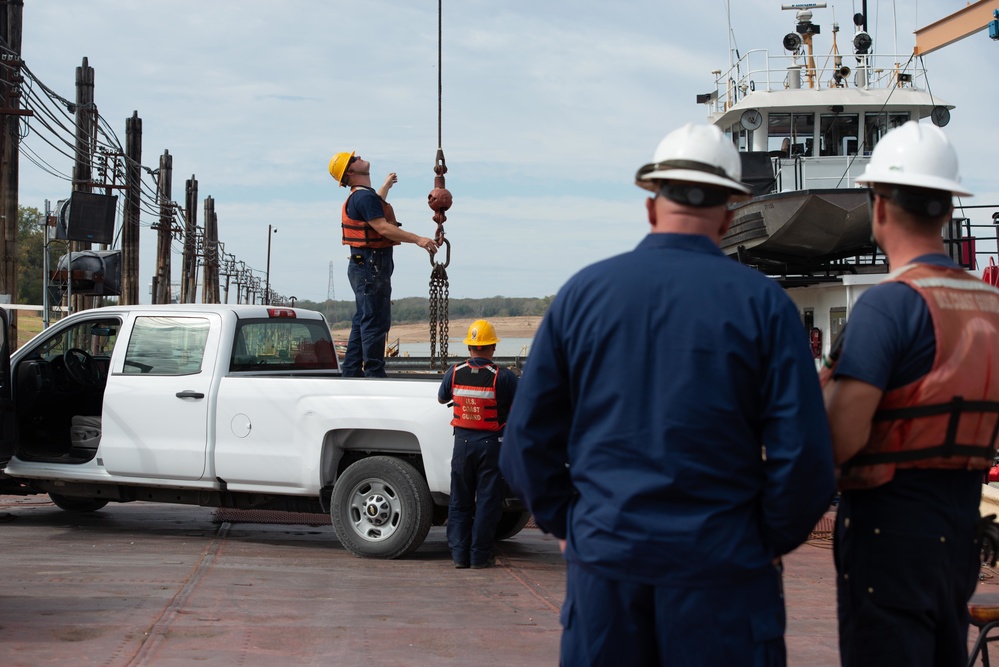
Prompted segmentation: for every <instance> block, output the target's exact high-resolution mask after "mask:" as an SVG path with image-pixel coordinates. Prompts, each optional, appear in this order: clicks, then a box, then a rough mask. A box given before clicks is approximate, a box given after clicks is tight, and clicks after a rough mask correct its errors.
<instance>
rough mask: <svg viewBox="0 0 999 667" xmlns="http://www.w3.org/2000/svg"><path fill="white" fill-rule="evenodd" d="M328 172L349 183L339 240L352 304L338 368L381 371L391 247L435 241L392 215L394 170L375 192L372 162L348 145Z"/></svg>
mask: <svg viewBox="0 0 999 667" xmlns="http://www.w3.org/2000/svg"><path fill="white" fill-rule="evenodd" d="M329 172H330V176H332V177H333V180H335V181H336V182H337V183H339V184H340V186H341V187H346V188H350V195H348V197H347V200H346V201H344V203H343V209H342V210H341V213H340V223H341V224H340V228H341V231H342V235H343V238H342V242H343V245H346V246H349V247H350V255H349V256H348V260H347V279H348V280H349V281H350V287H351V289H353V291H354V301H355V303H356V310H355V312H354V317H353V319H352V320H351V324H350V336H349V337H348V338H347V351H346V352H345V353H344V357H343V366H342V372H343V375H344V377H362V376H363V377H385V339H386V337H387V336H388V331H389V327H390V326H391V325H392V272H393V271H394V269H395V263H394V260H393V257H392V247H393V246H397V245H399V244H400V243H414V244H416V245H418V246H420V247H421V248H423V249H425V250H426V251H427V252H428V253H430V255H431V256H433V255H434V253H436V252H437V244H436V243H435V242H434V240H433V239H431V238H427V237H425V236H418V235H417V234H413V233H412V232H407V231H406V230H404V229H402V225H401V224H399V222H398V221H397V220H396V218H395V211H394V210H393V208H392V206H391V204H389V203H388V202H387V201H385V198H386V197H387V196H388V191H389V189H390V188H391V187H392V185H393V184H394V183H395V182H396V175H395V174H394V173H390V174H389V175H388V177H387V178H386V179H385V183H384V184H383V185H382V187H381V188H379V190H378V191H377V192H376V191H375V190H374V189H373V188H372V187H371V163H370V162H368V161H367V160H364V159H363V158H361V157H360V156H359V155H356V154H355V153H354V152H353V151H351V152H342V153H337V154H336V155H334V156H333V157H332V158H331V159H330V162H329Z"/></svg>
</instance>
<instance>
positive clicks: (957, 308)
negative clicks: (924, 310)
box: [826, 264, 999, 490]
mask: <svg viewBox="0 0 999 667" xmlns="http://www.w3.org/2000/svg"><path fill="white" fill-rule="evenodd" d="M890 281H897V282H903V283H905V284H907V285H909V286H911V287H912V288H913V289H915V290H916V291H917V292H919V294H920V296H922V297H923V299H924V300H925V301H926V305H927V307H928V308H929V312H930V317H931V318H932V320H933V332H934V335H935V337H936V356H935V357H934V360H933V367H932V368H931V369H930V372H929V373H927V374H926V375H925V376H923V377H922V378H920V379H918V380H916V381H914V382H911V383H909V384H907V385H905V386H903V387H899V388H897V389H893V390H891V391H888V392H886V393H885V394H884V396H883V397H882V399H881V403H880V404H879V405H878V409H877V412H875V414H874V424H873V426H872V428H871V435H870V439H869V440H868V442H867V445H865V446H864V448H863V449H862V450H861V451H860V452H858V453H857V455H856V456H854V457H853V458H851V459H850V460H849V461H847V462H846V463H845V464H844V465H843V466H842V468H841V470H840V479H839V485H840V488H841V489H844V490H849V489H869V488H874V487H877V486H881V485H882V484H886V483H888V482H890V481H891V480H892V478H893V477H894V476H895V470H896V469H897V468H938V469H951V470H976V469H982V470H987V469H988V468H989V467H991V465H992V461H993V458H994V457H995V443H996V436H997V433H999V290H997V289H996V288H994V287H992V286H991V285H988V284H986V283H985V282H983V281H981V280H978V279H977V278H974V277H972V276H970V275H968V274H967V273H965V272H964V271H962V270H958V269H948V268H944V267H939V266H932V265H928V264H910V265H907V266H905V267H902V269H900V270H898V271H896V272H894V273H892V274H891V275H890V276H889V277H888V278H886V280H885V281H884V282H890ZM826 375H828V373H826Z"/></svg>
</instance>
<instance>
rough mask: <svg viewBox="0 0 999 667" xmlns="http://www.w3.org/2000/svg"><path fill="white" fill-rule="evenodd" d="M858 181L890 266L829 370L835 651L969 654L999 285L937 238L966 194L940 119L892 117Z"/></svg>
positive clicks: (994, 384)
mask: <svg viewBox="0 0 999 667" xmlns="http://www.w3.org/2000/svg"><path fill="white" fill-rule="evenodd" d="M857 183H863V184H866V185H868V186H869V187H870V196H871V211H872V212H871V225H872V231H873V236H874V240H875V241H876V242H877V244H878V247H880V248H881V249H882V250H884V252H885V254H886V255H887V257H888V263H889V266H890V268H891V270H892V273H890V274H889V275H888V277H887V278H885V279H884V280H882V281H881V282H880V283H879V284H877V285H875V286H874V287H872V288H870V289H869V290H867V291H866V292H865V293H864V294H863V295H861V297H860V298H859V299H858V300H857V303H856V305H855V306H854V307H853V309H852V312H851V314H850V320H849V323H848V324H847V327H846V329H844V331H843V333H842V334H841V335H840V338H839V340H837V341H835V342H834V344H833V345H834V348H833V349H834V350H838V357H837V361H835V362H834V363H833V362H830V365H831V366H832V367H831V368H830V369H826V370H825V371H824V372H823V382H824V385H825V386H824V394H825V400H826V407H827V409H828V411H829V423H830V427H831V428H832V441H833V449H834V457H835V460H836V463H837V464H838V465H839V466H840V468H839V486H840V488H841V490H842V499H841V501H840V504H839V509H838V511H837V515H836V533H835V545H836V549H835V551H834V553H835V558H836V571H837V578H836V583H837V596H838V615H839V632H840V655H841V659H842V663H843V665H846V666H848V667H849V666H852V665H907V666H909V665H940V666H943V665H963V664H966V663H967V661H968V644H967V640H968V607H967V603H968V599H969V598H970V597H971V595H972V593H973V592H974V590H975V585H976V582H977V581H978V573H979V565H980V563H979V558H980V556H979V549H980V548H979V545H978V542H977V541H976V526H977V523H978V520H979V509H978V506H979V501H980V498H981V494H982V481H983V472H984V471H986V470H988V468H989V467H990V466H991V464H992V457H993V455H994V450H993V447H994V445H995V443H994V442H993V437H994V434H995V430H994V429H995V424H996V414H995V413H994V412H992V413H989V412H984V411H982V410H980V409H976V408H981V407H982V406H983V405H987V404H989V403H991V404H992V406H993V408H995V407H999V404H997V403H995V402H996V401H999V290H996V289H995V288H994V287H992V286H991V285H988V284H986V283H984V282H983V281H981V280H978V279H977V278H974V277H972V276H970V275H968V273H967V272H965V271H964V270H963V269H961V267H960V266H958V265H957V264H955V263H954V262H953V261H952V260H951V259H950V258H949V257H948V256H947V254H946V253H945V251H944V245H943V240H942V236H941V229H942V227H943V225H944V224H946V223H947V222H948V221H949V220H950V217H951V212H952V202H951V200H952V198H953V195H955V194H956V195H968V194H970V193H969V192H968V191H967V190H966V189H965V188H964V186H962V185H961V184H960V177H959V176H958V161H957V153H956V151H955V150H954V148H953V146H951V144H950V142H949V141H948V140H947V137H946V135H944V133H943V131H941V130H940V129H939V128H937V127H935V126H932V125H924V124H919V123H917V122H915V121H910V122H908V123H906V124H905V125H902V126H901V127H899V128H896V129H894V130H892V131H891V132H889V133H888V134H886V135H885V137H884V138H883V139H882V140H881V141H880V142H879V143H878V144H877V146H875V147H874V152H873V153H872V154H871V160H870V162H869V163H868V165H867V169H866V171H865V172H864V174H863V176H862V177H861V178H858V179H857ZM973 401H975V402H982V403H979V404H978V405H962V404H963V403H965V402H973ZM951 428H953V430H950V429H951Z"/></svg>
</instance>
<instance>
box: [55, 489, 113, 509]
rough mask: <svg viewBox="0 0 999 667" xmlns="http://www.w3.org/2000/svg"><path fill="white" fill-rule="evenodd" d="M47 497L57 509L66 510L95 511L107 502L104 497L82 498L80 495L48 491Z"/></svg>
mask: <svg viewBox="0 0 999 667" xmlns="http://www.w3.org/2000/svg"><path fill="white" fill-rule="evenodd" d="M49 498H51V499H52V502H53V503H55V506H56V507H58V508H59V509H63V510H66V511H67V512H96V511H97V510H99V509H100V508H102V507H104V506H105V505H107V504H108V501H107V500H105V499H104V498H82V497H80V496H62V495H59V494H58V493H50V494H49Z"/></svg>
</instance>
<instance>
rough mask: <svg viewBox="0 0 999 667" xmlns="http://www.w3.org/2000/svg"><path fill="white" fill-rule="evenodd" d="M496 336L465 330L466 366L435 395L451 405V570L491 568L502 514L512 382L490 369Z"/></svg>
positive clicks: (484, 329) (477, 327)
mask: <svg viewBox="0 0 999 667" xmlns="http://www.w3.org/2000/svg"><path fill="white" fill-rule="evenodd" d="M498 342H499V338H497V337H496V330H495V329H494V328H493V325H492V324H490V323H489V322H487V321H486V320H476V321H475V322H472V324H471V326H469V327H468V336H467V337H466V338H465V340H464V343H465V345H467V346H468V356H469V358H468V360H467V361H465V362H463V363H460V364H456V365H454V366H452V367H451V368H449V369H447V372H445V373H444V378H443V380H442V381H441V386H440V389H439V390H438V392H437V399H438V400H439V401H440V402H441V403H450V402H453V403H454V419H452V420H451V425H452V426H454V450H453V452H452V455H451V499H450V502H449V504H448V512H447V543H448V547H449V548H450V549H451V560H452V561H453V562H454V566H455V567H456V568H459V569H463V568H466V567H469V566H471V567H472V568H473V569H480V568H484V567H490V566H492V565H493V563H494V562H495V559H494V557H493V541H494V539H495V537H496V528H497V526H498V525H499V520H500V516H501V515H502V513H503V509H502V503H503V491H504V486H503V478H502V477H501V476H500V471H499V453H500V443H502V442H503V427H504V426H505V425H506V417H507V415H508V414H509V413H510V404H511V403H512V402H513V395H514V392H515V391H516V389H517V376H516V375H514V373H513V371H511V370H509V369H507V368H500V367H499V366H497V365H496V364H494V363H493V361H492V359H493V354H494V353H495V352H496V343H498Z"/></svg>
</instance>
